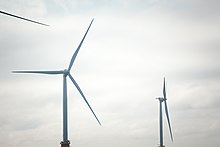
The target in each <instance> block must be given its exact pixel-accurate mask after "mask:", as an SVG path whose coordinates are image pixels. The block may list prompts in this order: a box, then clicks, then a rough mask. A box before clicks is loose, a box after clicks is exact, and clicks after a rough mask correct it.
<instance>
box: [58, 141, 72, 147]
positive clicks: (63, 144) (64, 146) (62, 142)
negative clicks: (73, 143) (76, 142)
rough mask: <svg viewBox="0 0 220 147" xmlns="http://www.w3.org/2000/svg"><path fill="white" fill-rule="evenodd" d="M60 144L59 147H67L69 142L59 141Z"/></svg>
mask: <svg viewBox="0 0 220 147" xmlns="http://www.w3.org/2000/svg"><path fill="white" fill-rule="evenodd" d="M60 144H61V147H69V146H70V141H69V140H68V141H61V142H60Z"/></svg>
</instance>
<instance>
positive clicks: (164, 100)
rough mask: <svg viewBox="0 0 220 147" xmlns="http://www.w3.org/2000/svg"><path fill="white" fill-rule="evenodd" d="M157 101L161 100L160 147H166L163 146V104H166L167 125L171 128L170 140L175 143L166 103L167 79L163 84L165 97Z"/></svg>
mask: <svg viewBox="0 0 220 147" xmlns="http://www.w3.org/2000/svg"><path fill="white" fill-rule="evenodd" d="M157 99H158V100H159V105H160V109H159V127H160V144H159V147H165V145H163V112H162V103H163V102H164V107H165V114H166V118H167V123H168V126H169V132H170V138H171V141H172V142H173V135H172V130H171V125H170V119H169V113H168V108H167V102H166V101H167V96H166V81H165V78H164V82H163V97H159V98H157Z"/></svg>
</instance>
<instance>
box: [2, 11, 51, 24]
mask: <svg viewBox="0 0 220 147" xmlns="http://www.w3.org/2000/svg"><path fill="white" fill-rule="evenodd" d="M0 13H2V14H5V15H8V16H12V17H16V18H19V19H23V20H26V21H29V22H33V23H36V24H40V25H44V26H49V25H48V24H45V23H41V22H38V21H34V20H31V19H28V18H24V17H21V16H18V15H14V14H11V13H7V12H4V11H0Z"/></svg>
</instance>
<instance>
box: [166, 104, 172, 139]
mask: <svg viewBox="0 0 220 147" xmlns="http://www.w3.org/2000/svg"><path fill="white" fill-rule="evenodd" d="M164 105H165V113H166V116H167V122H168V126H169V131H170V137H171V140H172V142H173V134H172V130H171V125H170V119H169V113H168V108H167V102H166V100H164Z"/></svg>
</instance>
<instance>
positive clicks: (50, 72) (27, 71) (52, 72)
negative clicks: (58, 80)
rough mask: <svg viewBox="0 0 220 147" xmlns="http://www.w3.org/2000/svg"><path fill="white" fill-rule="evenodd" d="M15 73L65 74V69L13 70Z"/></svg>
mask: <svg viewBox="0 0 220 147" xmlns="http://www.w3.org/2000/svg"><path fill="white" fill-rule="evenodd" d="M12 72H13V73H33V74H54V75H56V74H63V73H64V71H62V70H55V71H31V70H19V71H12Z"/></svg>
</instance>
